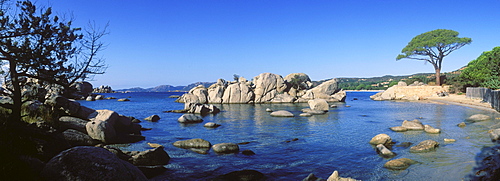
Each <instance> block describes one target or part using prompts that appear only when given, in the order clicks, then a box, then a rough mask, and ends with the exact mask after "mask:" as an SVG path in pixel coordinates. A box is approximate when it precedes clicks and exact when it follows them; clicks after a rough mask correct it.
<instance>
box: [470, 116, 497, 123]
mask: <svg viewBox="0 0 500 181" xmlns="http://www.w3.org/2000/svg"><path fill="white" fill-rule="evenodd" d="M490 119H491V117H490V116H488V115H484V114H474V115H472V116H470V117H468V118H467V119H466V121H468V122H472V123H474V122H480V121H487V120H490Z"/></svg>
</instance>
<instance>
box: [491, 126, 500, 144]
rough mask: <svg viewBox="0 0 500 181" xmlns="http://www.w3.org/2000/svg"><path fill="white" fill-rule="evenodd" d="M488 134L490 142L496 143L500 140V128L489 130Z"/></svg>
mask: <svg viewBox="0 0 500 181" xmlns="http://www.w3.org/2000/svg"><path fill="white" fill-rule="evenodd" d="M488 134H489V135H490V138H491V141H492V142H496V141H498V140H500V128H499V129H492V130H489V131H488Z"/></svg>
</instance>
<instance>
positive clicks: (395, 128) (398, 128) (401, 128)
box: [389, 126, 408, 132]
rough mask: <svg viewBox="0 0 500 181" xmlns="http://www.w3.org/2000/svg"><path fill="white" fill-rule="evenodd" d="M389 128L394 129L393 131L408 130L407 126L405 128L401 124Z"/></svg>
mask: <svg viewBox="0 0 500 181" xmlns="http://www.w3.org/2000/svg"><path fill="white" fill-rule="evenodd" d="M389 129H391V130H392V131H395V132H405V131H408V128H405V127H403V126H396V127H391V128H389Z"/></svg>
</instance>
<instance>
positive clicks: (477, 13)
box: [37, 0, 500, 89]
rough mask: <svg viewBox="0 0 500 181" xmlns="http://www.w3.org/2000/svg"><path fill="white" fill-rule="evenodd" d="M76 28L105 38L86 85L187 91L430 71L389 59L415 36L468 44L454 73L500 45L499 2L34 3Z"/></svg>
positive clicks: (449, 64)
mask: <svg viewBox="0 0 500 181" xmlns="http://www.w3.org/2000/svg"><path fill="white" fill-rule="evenodd" d="M37 3H38V4H39V5H47V4H48V5H49V6H52V7H53V12H56V13H57V14H59V15H64V14H66V15H69V14H72V15H73V17H74V19H75V20H74V25H75V26H76V27H83V26H85V24H87V23H88V22H89V21H95V22H96V23H97V24H100V25H104V24H106V23H107V22H109V24H110V26H109V31H110V34H109V35H108V36H107V37H105V38H104V39H103V40H104V41H105V42H106V43H107V44H108V48H107V49H106V50H105V51H103V52H101V56H102V57H103V58H105V59H106V63H107V64H108V65H109V68H108V70H107V73H106V74H104V75H99V76H96V77H95V79H96V81H92V83H93V84H94V86H99V85H111V86H112V87H113V88H114V89H121V88H130V87H136V86H139V87H144V88H147V87H154V86H157V85H166V84H168V85H187V84H190V83H194V82H198V81H203V82H208V81H210V82H211V81H216V80H217V79H219V78H224V79H226V80H232V78H233V74H238V75H240V76H243V77H245V78H247V79H252V78H253V77H254V76H257V75H258V74H260V73H264V72H271V73H275V74H279V75H282V76H286V75H287V74H289V73H297V72H303V73H306V74H308V75H309V76H310V77H311V79H313V80H323V79H329V78H335V77H374V76H383V75H409V74H413V73H422V72H434V69H433V67H432V65H430V64H425V63H424V62H422V61H416V60H409V59H405V60H400V61H396V59H395V58H396V56H397V55H398V54H399V53H400V52H401V49H402V48H403V47H405V46H406V45H407V43H408V42H409V41H410V40H411V39H412V38H413V37H415V36H417V35H419V34H421V33H424V32H427V31H431V30H434V29H452V30H455V31H458V32H459V33H460V35H459V36H460V37H470V38H472V40H473V42H472V44H470V45H467V46H465V47H463V48H461V49H459V50H457V51H455V52H453V53H452V54H450V56H448V57H446V58H445V59H444V61H443V71H444V72H449V71H453V70H456V69H458V68H460V67H462V66H464V65H466V64H467V63H468V62H469V61H471V60H473V59H475V58H477V57H478V56H479V55H480V54H481V53H482V52H483V51H489V50H491V49H492V48H493V47H496V46H500V11H499V9H500V1H498V0H484V1H483V0H481V1H462V0H450V1H442V0H430V1H427V0H411V1H410V0H384V1H375V0H354V1H337V0H326V1H320V0H314V1H305V0H304V1H294V0H283V1H278V0H213V1H211V0H197V1H192V0H144V1H138V0H105V1H103V0H38V1H37Z"/></svg>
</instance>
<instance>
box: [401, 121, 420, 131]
mask: <svg viewBox="0 0 500 181" xmlns="http://www.w3.org/2000/svg"><path fill="white" fill-rule="evenodd" d="M401 127H404V128H406V129H408V130H424V128H425V127H424V125H423V124H422V123H421V122H420V121H419V120H417V119H415V120H413V121H408V120H404V121H403V124H402V125H401Z"/></svg>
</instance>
